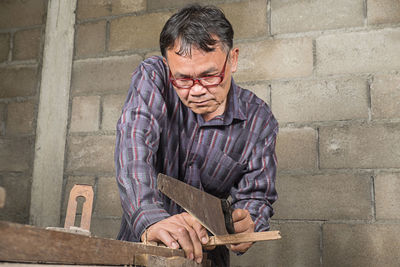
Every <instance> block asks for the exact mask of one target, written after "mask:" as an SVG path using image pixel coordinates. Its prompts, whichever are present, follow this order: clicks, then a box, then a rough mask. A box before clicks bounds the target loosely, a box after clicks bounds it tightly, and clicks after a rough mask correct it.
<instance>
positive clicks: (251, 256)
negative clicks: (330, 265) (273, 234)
mask: <svg viewBox="0 0 400 267" xmlns="http://www.w3.org/2000/svg"><path fill="white" fill-rule="evenodd" d="M271 230H279V231H280V232H281V236H282V239H279V240H272V241H264V242H257V243H255V244H253V246H252V247H251V248H250V249H249V250H248V251H247V252H246V253H245V254H244V255H242V256H236V255H235V254H234V253H232V252H231V266H232V267H236V266H237V267H239V266H240V267H245V266H248V267H258V266H260V267H261V266H263V267H269V266H271V267H275V266H307V267H313V266H315V267H317V266H320V252H319V248H320V232H321V230H320V226H319V224H317V223H280V224H279V223H274V222H272V223H271Z"/></svg>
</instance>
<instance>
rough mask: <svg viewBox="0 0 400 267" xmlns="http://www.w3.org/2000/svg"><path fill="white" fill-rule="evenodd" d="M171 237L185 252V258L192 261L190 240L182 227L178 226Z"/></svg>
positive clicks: (192, 251) (192, 253) (192, 250)
mask: <svg viewBox="0 0 400 267" xmlns="http://www.w3.org/2000/svg"><path fill="white" fill-rule="evenodd" d="M172 236H173V237H174V238H175V239H176V240H177V241H178V243H179V245H180V246H181V248H182V249H183V251H185V255H186V258H188V259H191V260H193V259H194V247H193V243H192V238H191V237H190V235H189V233H188V231H187V229H186V228H185V227H184V226H178V227H177V228H176V229H175V230H174V233H173V234H172Z"/></svg>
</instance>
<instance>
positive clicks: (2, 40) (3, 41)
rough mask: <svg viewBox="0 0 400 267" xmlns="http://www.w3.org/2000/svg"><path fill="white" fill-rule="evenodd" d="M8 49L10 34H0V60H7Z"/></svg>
mask: <svg viewBox="0 0 400 267" xmlns="http://www.w3.org/2000/svg"><path fill="white" fill-rule="evenodd" d="M9 51H10V34H8V33H2V34H0V62H3V61H7V59H8V52H9Z"/></svg>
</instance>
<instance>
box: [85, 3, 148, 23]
mask: <svg viewBox="0 0 400 267" xmlns="http://www.w3.org/2000/svg"><path fill="white" fill-rule="evenodd" d="M145 9H146V1H145V0H128V1H127V0H100V1H99V0H78V3H77V18H78V19H79V20H82V19H88V18H97V17H104V16H110V15H119V14H123V13H132V12H139V11H143V10H145Z"/></svg>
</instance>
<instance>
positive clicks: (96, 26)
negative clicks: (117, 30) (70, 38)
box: [75, 20, 106, 58]
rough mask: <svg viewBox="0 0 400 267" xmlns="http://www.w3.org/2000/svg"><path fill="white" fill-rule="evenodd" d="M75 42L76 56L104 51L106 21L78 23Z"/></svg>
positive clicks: (92, 54) (86, 55)
mask: <svg viewBox="0 0 400 267" xmlns="http://www.w3.org/2000/svg"><path fill="white" fill-rule="evenodd" d="M75 43H76V46H75V49H76V50H75V57H76V58H80V57H90V56H94V55H97V54H101V53H104V51H105V47H106V21H105V20H101V21H98V22H94V23H85V24H79V25H78V27H77V35H76V40H75Z"/></svg>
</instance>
